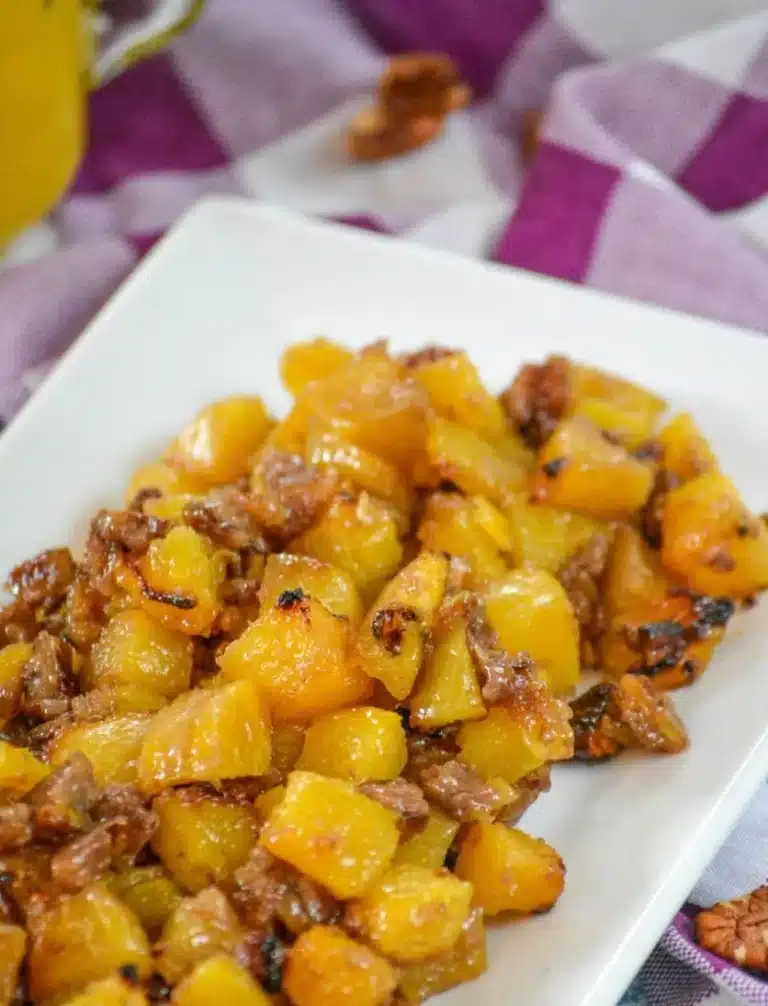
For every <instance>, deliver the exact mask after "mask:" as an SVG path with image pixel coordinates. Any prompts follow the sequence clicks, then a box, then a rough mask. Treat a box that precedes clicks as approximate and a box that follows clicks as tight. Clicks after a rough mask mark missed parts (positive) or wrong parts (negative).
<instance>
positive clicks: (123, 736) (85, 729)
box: [48, 713, 152, 786]
mask: <svg viewBox="0 0 768 1006" xmlns="http://www.w3.org/2000/svg"><path fill="white" fill-rule="evenodd" d="M151 722H152V717H151V716H149V715H146V714H143V713H134V714H129V715H127V716H110V717H108V718H107V719H104V720H101V721H100V722H97V723H88V722H86V723H77V724H74V725H73V726H70V727H64V729H63V730H62V731H61V732H60V733H58V734H56V735H55V737H54V738H53V741H52V742H51V745H50V747H49V750H48V758H49V761H50V763H51V765H53V766H54V768H55V767H57V766H59V765H63V764H64V762H66V761H68V760H69V759H70V758H71V757H72V755H73V754H74V752H75V751H80V752H82V753H83V754H84V755H85V756H86V758H87V759H88V761H89V762H90V763H91V766H92V768H93V774H94V776H95V778H96V782H97V783H98V784H99V785H100V786H111V785H113V784H122V785H132V784H133V783H135V782H136V766H137V763H138V759H139V752H140V751H141V746H142V744H143V742H144V737H145V735H146V733H147V730H148V729H149V725H150V723H151Z"/></svg>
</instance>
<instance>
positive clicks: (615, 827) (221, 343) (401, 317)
mask: <svg viewBox="0 0 768 1006" xmlns="http://www.w3.org/2000/svg"><path fill="white" fill-rule="evenodd" d="M41 295H43V296H44V295H45V294H44V291H41ZM317 334H327V335H328V336H330V337H331V338H334V339H338V340H340V341H342V342H345V343H347V344H349V345H352V346H360V345H363V344H364V343H367V342H371V341H372V340H374V339H378V338H381V337H389V338H390V339H391V342H392V344H393V346H394V347H395V348H396V349H398V350H401V349H416V348H418V347H420V346H421V345H423V344H425V343H429V342H438V343H443V344H445V345H449V346H451V345H453V346H461V347H466V348H467V349H468V350H469V351H470V352H471V354H472V358H473V359H474V360H475V361H476V362H477V364H478V365H479V367H480V369H481V371H482V373H483V375H484V377H485V378H486V380H487V381H488V382H489V383H490V386H491V387H492V388H494V389H497V390H498V389H500V388H501V387H502V386H503V385H504V384H505V383H506V382H507V381H508V380H509V379H510V377H511V375H512V374H513V373H514V371H515V370H516V368H517V367H518V365H519V364H520V363H521V362H523V361H526V360H538V359H541V358H543V357H544V356H545V355H546V354H548V353H550V352H553V351H555V352H564V353H568V354H571V355H572V356H574V357H575V358H577V359H580V360H584V361H589V362H592V363H595V364H598V365H599V366H602V367H605V368H608V369H610V370H614V371H616V372H618V373H621V374H623V375H625V376H627V377H629V378H632V379H633V380H636V381H640V382H642V383H645V384H647V385H648V386H649V387H651V388H653V389H656V390H658V391H660V392H661V393H662V394H664V395H666V396H668V397H669V399H670V400H671V402H672V403H673V405H674V406H676V407H683V408H689V409H691V410H692V411H693V412H694V413H695V415H696V417H697V418H698V419H699V420H700V422H701V425H702V426H703V428H704V431H705V433H706V434H708V436H709V437H710V438H711V440H712V443H713V445H714V447H715V449H716V451H717V453H718V455H720V456H721V458H722V460H723V464H724V467H725V469H726V471H728V472H729V473H730V474H731V475H732V476H733V477H734V478H735V479H736V481H737V483H738V485H739V486H740V487H741V488H742V489H743V491H744V492H745V495H746V497H747V500H748V502H749V503H751V504H752V505H753V506H754V507H756V508H758V509H768V480H766V477H765V474H764V469H763V464H764V459H765V458H766V456H768V408H766V390H765V378H766V376H768V343H766V342H765V341H763V340H762V339H760V338H758V337H756V336H754V335H751V334H749V333H746V332H742V331H737V330H735V329H729V328H727V327H725V326H722V325H717V324H710V323H707V322H704V321H700V320H696V319H694V318H689V317H686V316H683V315H678V314H675V313H672V312H669V311H663V310H657V309H654V308H650V307H645V306H641V305H638V304H635V303H630V302H628V301H623V300H618V299H615V298H611V297H607V296H602V295H598V294H595V293H591V292H588V291H584V290H580V289H578V288H576V287H574V286H569V285H566V284H561V283H557V282H554V281H552V280H549V279H544V278H540V277H535V276H532V275H529V274H526V273H522V272H515V271H513V270H511V269H507V268H501V267H495V266H490V265H485V264H480V263H475V262H471V261H467V260H464V259H461V258H456V257H453V256H450V255H445V254H440V253H437V252H434V251H427V250H424V249H421V248H418V247H415V246H409V245H407V244H403V243H399V242H396V241H392V240H391V239H389V238H385V237H376V236H371V235H366V234H361V233H358V232H355V231H353V230H350V229H345V228H340V227H333V226H329V225H325V224H320V223H311V222H306V221H303V220H301V219H299V218H296V217H292V216H289V215H287V214H284V213H282V212H280V211H277V210H272V209H265V208H259V207H256V206H253V205H248V204H244V203H240V202H236V201H229V200H214V201H212V202H208V203H205V204H203V205H201V206H200V207H199V208H198V209H196V210H195V211H193V212H192V213H191V214H190V215H189V216H188V217H187V218H186V220H185V221H184V222H183V223H182V224H181V225H180V226H179V227H178V228H177V229H176V231H175V233H174V234H173V235H172V236H171V237H170V238H169V239H168V240H166V241H165V242H164V243H163V244H162V245H161V246H160V247H159V249H157V250H156V251H155V252H154V254H152V255H151V256H150V258H149V259H148V260H147V262H146V264H145V265H143V266H142V268H141V269H139V270H138V272H137V273H136V274H135V276H134V277H133V278H132V279H131V280H130V281H129V282H128V283H127V284H126V285H125V287H124V288H123V289H122V290H121V292H120V293H119V294H118V295H117V296H116V297H115V298H114V300H113V301H112V302H111V303H110V304H109V305H108V306H107V307H106V308H105V309H104V311H102V313H101V315H100V316H99V317H98V319H97V320H96V321H95V322H94V323H93V325H91V327H90V328H89V330H88V331H87V332H86V334H85V335H84V336H83V337H82V338H81V339H80V340H79V342H78V343H77V345H76V346H75V347H74V348H73V349H72V350H71V351H70V352H69V354H68V355H67V357H66V359H65V360H64V361H63V363H62V364H61V366H59V367H58V368H57V370H56V372H55V373H54V374H53V376H52V377H51V379H50V380H48V381H47V382H46V383H45V385H44V386H43V387H42V389H41V390H40V391H39V392H38V394H37V395H36V396H35V397H34V399H33V400H32V401H31V403H30V404H29V405H28V406H27V407H26V408H25V409H24V411H23V412H22V414H21V415H20V417H19V418H18V419H17V421H16V422H15V423H14V424H13V425H12V426H11V428H10V429H9V431H8V432H7V433H6V434H5V435H4V436H2V437H0V485H2V492H0V527H3V528H4V529H5V532H4V534H3V535H2V539H1V540H0V570H2V571H3V572H4V571H5V570H7V569H8V568H9V567H10V566H11V565H12V564H14V563H15V562H18V561H20V560H21V559H23V558H25V557H27V556H29V555H31V554H33V553H34V552H35V551H37V550H39V549H41V548H43V547H46V546H49V545H53V544H57V543H60V542H63V541H68V540H72V538H73V536H75V535H77V533H78V531H79V530H80V529H81V528H82V526H83V520H84V518H85V517H86V516H87V515H88V514H89V513H92V511H93V510H94V508H95V507H97V506H99V505H101V504H103V503H105V502H109V501H110V500H114V499H118V498H120V493H121V490H122V489H123V488H124V486H125V483H126V480H127V477H128V475H129V473H130V472H131V470H132V468H133V467H134V466H135V465H136V464H137V463H139V462H140V461H142V460H146V459H149V458H151V457H152V456H153V455H154V454H156V452H157V451H158V450H159V448H160V447H161V446H163V445H164V444H165V443H166V442H167V441H168V440H169V438H170V437H171V436H172V435H173V434H174V433H175V432H176V431H177V430H178V429H179V427H180V426H181V425H182V423H183V422H184V421H185V420H186V419H187V418H188V417H189V416H190V415H192V414H193V413H194V412H195V411H196V410H197V409H198V408H199V407H200V405H201V404H203V403H205V402H206V401H208V400H210V399H213V398H216V397H217V396H222V395H227V394H233V393H237V392H258V393H259V394H261V395H263V396H264V398H265V399H266V400H267V402H268V403H269V405H270V406H272V407H274V408H275V409H278V410H281V409H283V408H284V407H285V405H286V404H287V398H286V396H285V394H284V392H283V391H282V390H281V388H280V385H279V380H278V376H277V374H278V371H277V366H278V359H279V357H280V354H281V352H282V350H283V349H284V348H285V347H286V346H287V345H288V344H289V343H291V342H292V341H295V340H299V339H306V338H308V337H312V336H314V335H317ZM767 646H768V605H762V606H759V607H758V608H757V609H756V610H755V611H753V612H752V613H750V614H749V616H748V617H744V618H739V619H737V621H736V624H735V625H734V627H733V628H732V629H731V631H730V633H729V637H728V639H727V641H726V643H725V644H724V645H723V646H722V648H721V649H720V650H719V651H718V654H717V656H716V658H715V660H714V662H713V665H712V667H711V668H710V670H709V671H708V672H707V674H706V675H705V676H704V677H703V678H702V680H701V681H699V682H698V683H697V684H696V685H695V686H694V687H693V688H691V689H689V690H687V691H685V692H678V693H676V699H677V701H678V705H679V708H680V710H681V712H682V715H683V717H684V719H685V721H686V723H687V725H688V728H689V731H690V735H691V746H690V749H689V750H688V751H687V752H685V753H684V754H683V755H681V756H679V757H675V758H655V757H637V758H631V757H622V758H620V759H619V760H618V761H616V762H613V763H611V764H608V765H601V766H598V767H592V768H590V767H587V766H579V765H573V766H571V765H569V766H563V767H561V768H560V769H558V771H557V772H556V774H555V778H554V785H553V789H552V792H551V793H550V794H549V795H547V796H545V797H544V798H542V799H541V800H540V801H539V802H538V803H537V804H536V806H535V807H534V808H533V810H532V811H531V812H530V813H529V814H528V815H526V818H525V822H524V826H525V828H526V829H527V830H529V831H531V832H532V833H533V834H536V835H541V836H542V837H544V838H546V839H547V840H548V841H549V842H551V843H552V844H553V845H554V846H555V847H556V848H557V849H558V850H559V851H560V853H561V854H562V856H563V858H564V859H565V862H566V865H567V869H568V881H567V888H566V892H565V894H564V896H563V898H562V900H561V901H560V903H559V904H558V905H557V907H556V908H555V910H554V911H553V912H551V913H550V914H549V915H546V916H542V917H539V918H535V919H530V920H527V921H524V922H521V923H517V924H510V925H506V926H500V927H498V928H497V929H495V931H494V932H493V933H492V935H491V954H490V968H489V970H488V972H487V974H486V975H485V976H484V977H483V978H482V979H481V980H480V981H478V982H476V983H474V984H472V985H467V986H463V987H461V988H459V989H457V990H455V991H454V992H452V993H450V994H448V995H447V996H446V997H445V999H444V1000H442V1001H443V1002H445V1003H446V1006H447V1004H448V1003H451V1004H453V1006H460V1004H461V1006H470V1004H474V1003H484V1004H487V1006H501V1004H506V1003H511V1002H514V1003H516V1004H520V1006H612V1004H614V1003H615V1002H616V1000H617V999H618V997H619V996H620V994H621V992H622V990H623V989H624V988H625V987H626V985H627V984H628V982H629V981H630V980H631V978H632V976H633V975H634V973H635V971H636V970H637V968H638V967H639V965H640V964H641V962H642V961H643V959H644V957H645V956H646V955H647V954H648V952H649V951H650V949H651V947H652V946H653V943H654V941H655V940H656V939H657V938H658V936H659V934H660V932H661V930H662V929H663V927H664V925H665V924H666V922H667V921H668V920H669V919H670V917H671V916H672V915H673V913H674V912H675V910H676V909H677V907H678V906H679V904H680V903H681V902H682V901H683V900H684V898H685V896H686V894H687V893H688V891H689V890H690V888H691V886H692V885H693V883H694V882H695V881H696V879H697V877H698V875H699V874H700V873H701V871H702V870H703V868H704V867H705V866H706V864H707V862H708V861H709V859H710V858H711V856H712V855H713V853H714V852H715V850H716V848H717V846H718V844H719V843H720V842H721V841H722V840H723V839H724V837H725V836H726V834H727V832H728V830H729V829H730V827H731V826H732V824H733V823H734V821H735V818H736V817H737V815H738V814H739V812H740V811H741V809H742V807H743V806H744V804H745V803H746V801H747V800H748V798H749V796H750V795H751V794H752V793H753V791H754V790H755V789H756V787H757V786H758V784H759V782H760V781H761V780H762V778H763V777H764V776H765V774H766V772H767V771H768V667H766V666H765V665H764V662H763V654H764V653H765V651H766V647H767Z"/></svg>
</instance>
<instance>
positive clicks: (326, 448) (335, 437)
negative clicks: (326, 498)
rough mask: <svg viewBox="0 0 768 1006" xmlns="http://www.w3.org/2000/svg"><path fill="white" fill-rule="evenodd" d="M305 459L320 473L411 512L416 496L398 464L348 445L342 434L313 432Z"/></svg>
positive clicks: (400, 509) (309, 438)
mask: <svg viewBox="0 0 768 1006" xmlns="http://www.w3.org/2000/svg"><path fill="white" fill-rule="evenodd" d="M306 459H307V463H308V464H311V465H314V466H315V468H318V469H319V470H320V471H323V472H332V473H334V474H335V475H336V476H337V477H338V478H340V479H343V480H344V482H345V483H347V484H349V485H352V486H353V487H354V488H355V489H357V490H364V491H365V492H369V493H370V494H371V495H372V496H377V497H378V498H379V499H382V500H386V501H387V502H388V503H391V504H392V505H393V506H394V507H396V508H397V509H398V510H399V511H401V512H402V513H403V514H406V515H407V514H409V513H410V511H411V507H412V506H413V494H412V493H411V491H410V490H409V489H408V487H407V485H406V483H405V480H404V479H403V476H402V475H401V473H400V471H399V470H398V469H397V468H396V467H395V465H393V464H392V463H391V462H389V461H384V460H383V459H382V458H379V457H377V456H376V455H375V454H372V453H371V452H370V451H366V450H365V449H364V448H362V447H358V446H357V444H351V443H349V441H347V440H345V439H344V437H342V436H341V435H340V434H339V433H336V432H334V431H333V430H317V431H314V430H310V432H309V435H308V437H307V447H306Z"/></svg>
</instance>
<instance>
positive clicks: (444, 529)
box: [418, 493, 509, 590]
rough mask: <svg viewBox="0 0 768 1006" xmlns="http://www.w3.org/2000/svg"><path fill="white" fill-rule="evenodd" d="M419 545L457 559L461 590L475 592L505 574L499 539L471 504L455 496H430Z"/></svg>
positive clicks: (438, 494) (471, 502) (422, 521)
mask: <svg viewBox="0 0 768 1006" xmlns="http://www.w3.org/2000/svg"><path fill="white" fill-rule="evenodd" d="M418 534H419V541H421V543H422V545H424V547H425V548H428V549H431V550H432V551H433V552H437V553H441V552H442V553H446V554H448V555H451V556H456V557H457V559H459V560H460V561H461V564H462V565H463V566H464V567H465V568H466V575H465V577H464V582H463V586H465V587H467V588H468V589H470V590H478V589H481V588H482V587H484V586H486V585H487V584H488V583H490V582H491V581H493V580H496V579H498V577H500V576H504V574H505V573H506V572H507V570H508V568H509V567H508V565H507V562H506V558H505V555H504V550H503V547H501V546H500V545H499V541H498V537H497V536H496V535H495V534H490V533H489V531H488V528H487V522H486V521H485V520H484V519H483V517H482V515H481V514H480V513H479V512H478V509H477V507H476V506H475V505H474V503H473V501H472V500H468V499H465V498H464V497H463V496H460V495H459V494H458V493H433V494H432V495H431V496H430V497H429V500H428V502H427V506H426V509H425V511H424V516H423V518H422V520H421V524H420V525H419V532H418Z"/></svg>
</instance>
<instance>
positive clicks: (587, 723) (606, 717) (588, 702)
mask: <svg viewBox="0 0 768 1006" xmlns="http://www.w3.org/2000/svg"><path fill="white" fill-rule="evenodd" d="M571 706H572V709H573V721H572V722H573V732H574V737H575V748H576V751H575V755H576V757H577V758H581V759H585V760H587V761H597V760H601V759H603V758H610V757H613V756H614V755H616V754H618V753H619V752H620V751H621V750H623V749H624V748H644V749H645V750H648V751H659V752H662V753H665V754H677V753H678V752H680V751H682V750H683V749H684V748H685V747H687V744H688V736H687V734H686V731H685V727H684V726H683V723H682V721H681V720H680V718H679V717H678V715H677V713H676V712H675V708H674V706H673V704H672V700H671V699H670V698H669V696H668V695H667V694H666V693H665V692H661V691H658V690H657V689H656V688H655V687H654V686H653V684H652V683H651V682H650V681H649V680H648V679H647V678H644V677H638V676H637V675H634V674H625V675H623V676H622V677H621V678H620V679H619V681H618V682H617V683H616V684H612V683H608V682H606V683H603V684H599V685H595V686H594V687H593V688H590V689H589V691H587V692H585V693H584V694H583V695H581V696H580V697H579V698H578V699H575V700H574V702H573V703H572V704H571Z"/></svg>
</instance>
